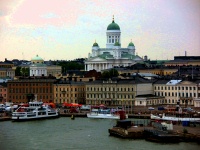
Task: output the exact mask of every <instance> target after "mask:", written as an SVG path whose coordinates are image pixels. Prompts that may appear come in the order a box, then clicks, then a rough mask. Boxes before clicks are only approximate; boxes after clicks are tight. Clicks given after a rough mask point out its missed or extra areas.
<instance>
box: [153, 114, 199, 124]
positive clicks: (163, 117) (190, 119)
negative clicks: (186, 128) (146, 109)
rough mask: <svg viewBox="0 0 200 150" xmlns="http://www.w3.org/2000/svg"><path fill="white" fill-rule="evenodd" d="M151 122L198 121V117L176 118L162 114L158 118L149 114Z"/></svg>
mask: <svg viewBox="0 0 200 150" xmlns="http://www.w3.org/2000/svg"><path fill="white" fill-rule="evenodd" d="M151 119H152V120H165V121H190V122H195V121H200V117H183V116H182V117H176V116H166V115H165V113H163V114H162V115H160V116H157V115H153V114H151Z"/></svg>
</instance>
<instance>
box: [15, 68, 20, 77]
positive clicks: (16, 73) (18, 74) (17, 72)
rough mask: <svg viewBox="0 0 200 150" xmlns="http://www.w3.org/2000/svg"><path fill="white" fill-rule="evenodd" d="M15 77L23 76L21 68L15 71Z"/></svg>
mask: <svg viewBox="0 0 200 150" xmlns="http://www.w3.org/2000/svg"><path fill="white" fill-rule="evenodd" d="M15 75H16V76H21V67H19V66H18V67H17V68H16V69H15Z"/></svg>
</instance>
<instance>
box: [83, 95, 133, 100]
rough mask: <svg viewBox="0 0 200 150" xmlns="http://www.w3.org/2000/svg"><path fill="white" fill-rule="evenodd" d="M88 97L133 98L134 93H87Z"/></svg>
mask: <svg viewBox="0 0 200 150" xmlns="http://www.w3.org/2000/svg"><path fill="white" fill-rule="evenodd" d="M87 98H94V99H95V98H106V99H112V98H113V99H123V98H124V99H133V98H134V95H127V94H117V95H115V94H87Z"/></svg>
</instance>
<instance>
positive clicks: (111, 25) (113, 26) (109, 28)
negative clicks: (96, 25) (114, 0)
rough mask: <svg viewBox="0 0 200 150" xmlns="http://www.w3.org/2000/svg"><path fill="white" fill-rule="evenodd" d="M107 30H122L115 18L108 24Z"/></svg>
mask: <svg viewBox="0 0 200 150" xmlns="http://www.w3.org/2000/svg"><path fill="white" fill-rule="evenodd" d="M107 30H120V27H119V25H118V24H116V23H115V21H114V20H113V21H112V23H111V24H109V25H108V27H107Z"/></svg>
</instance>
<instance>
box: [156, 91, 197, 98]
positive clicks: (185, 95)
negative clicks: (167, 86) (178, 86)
mask: <svg viewBox="0 0 200 150" xmlns="http://www.w3.org/2000/svg"><path fill="white" fill-rule="evenodd" d="M155 95H157V96H175V97H177V96H179V97H196V93H177V92H155ZM198 97H200V93H198Z"/></svg>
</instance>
